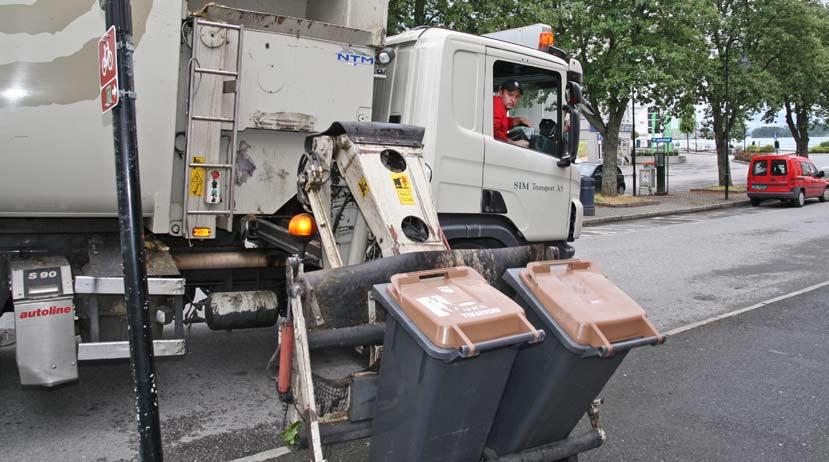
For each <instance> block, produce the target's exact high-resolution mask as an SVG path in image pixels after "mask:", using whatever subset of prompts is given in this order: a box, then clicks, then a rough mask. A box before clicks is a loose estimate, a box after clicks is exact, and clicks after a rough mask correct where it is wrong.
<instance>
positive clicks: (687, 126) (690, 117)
mask: <svg viewBox="0 0 829 462" xmlns="http://www.w3.org/2000/svg"><path fill="white" fill-rule="evenodd" d="M679 131H680V132H681V133H685V149H686V150H687V151H690V150H691V142H690V140H689V139H688V137H689V136H690V135H691V134H693V135H694V140H695V143H696V131H697V115H696V111H695V109H694V106H693V105H690V104H689V105H686V106H685V107H683V108H682V109H681V110H680V114H679Z"/></svg>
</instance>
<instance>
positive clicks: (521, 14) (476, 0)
mask: <svg viewBox="0 0 829 462" xmlns="http://www.w3.org/2000/svg"><path fill="white" fill-rule="evenodd" d="M543 3H544V2H541V4H539V3H536V2H528V1H522V0H470V1H463V2H459V1H453V0H390V1H389V23H388V24H389V26H388V33H389V35H393V34H397V33H399V32H402V31H404V30H406V29H411V28H413V27H417V26H437V27H444V28H446V29H452V30H456V31H461V32H469V33H471V34H485V33H488V32H494V31H497V30H503V29H509V28H512V27H520V26H526V25H529V24H534V23H537V22H539V21H538V20H537V16H538V15H539V14H540V12H541V11H542V9H543V7H544V6H545V5H543Z"/></svg>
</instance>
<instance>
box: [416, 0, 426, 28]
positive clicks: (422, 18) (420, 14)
mask: <svg viewBox="0 0 829 462" xmlns="http://www.w3.org/2000/svg"><path fill="white" fill-rule="evenodd" d="M414 20H415V25H416V26H423V25H425V24H426V0H415V7H414Z"/></svg>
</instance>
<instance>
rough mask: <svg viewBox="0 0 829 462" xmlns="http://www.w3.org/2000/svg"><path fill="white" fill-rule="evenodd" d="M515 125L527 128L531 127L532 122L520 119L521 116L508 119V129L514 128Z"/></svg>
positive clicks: (524, 118)
mask: <svg viewBox="0 0 829 462" xmlns="http://www.w3.org/2000/svg"><path fill="white" fill-rule="evenodd" d="M516 125H526V126H528V127H532V126H533V124H532V122H530V119H528V118H526V117H521V116H519V117H510V127H509V128H512V127H515V126H516Z"/></svg>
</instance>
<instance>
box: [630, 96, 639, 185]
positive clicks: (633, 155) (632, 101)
mask: <svg viewBox="0 0 829 462" xmlns="http://www.w3.org/2000/svg"><path fill="white" fill-rule="evenodd" d="M630 124H631V128H630V140H631V142H630V163H631V165H633V195H634V196H635V195H636V191H637V189H636V100H635V99H634V93H633V90H631V92H630Z"/></svg>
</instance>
